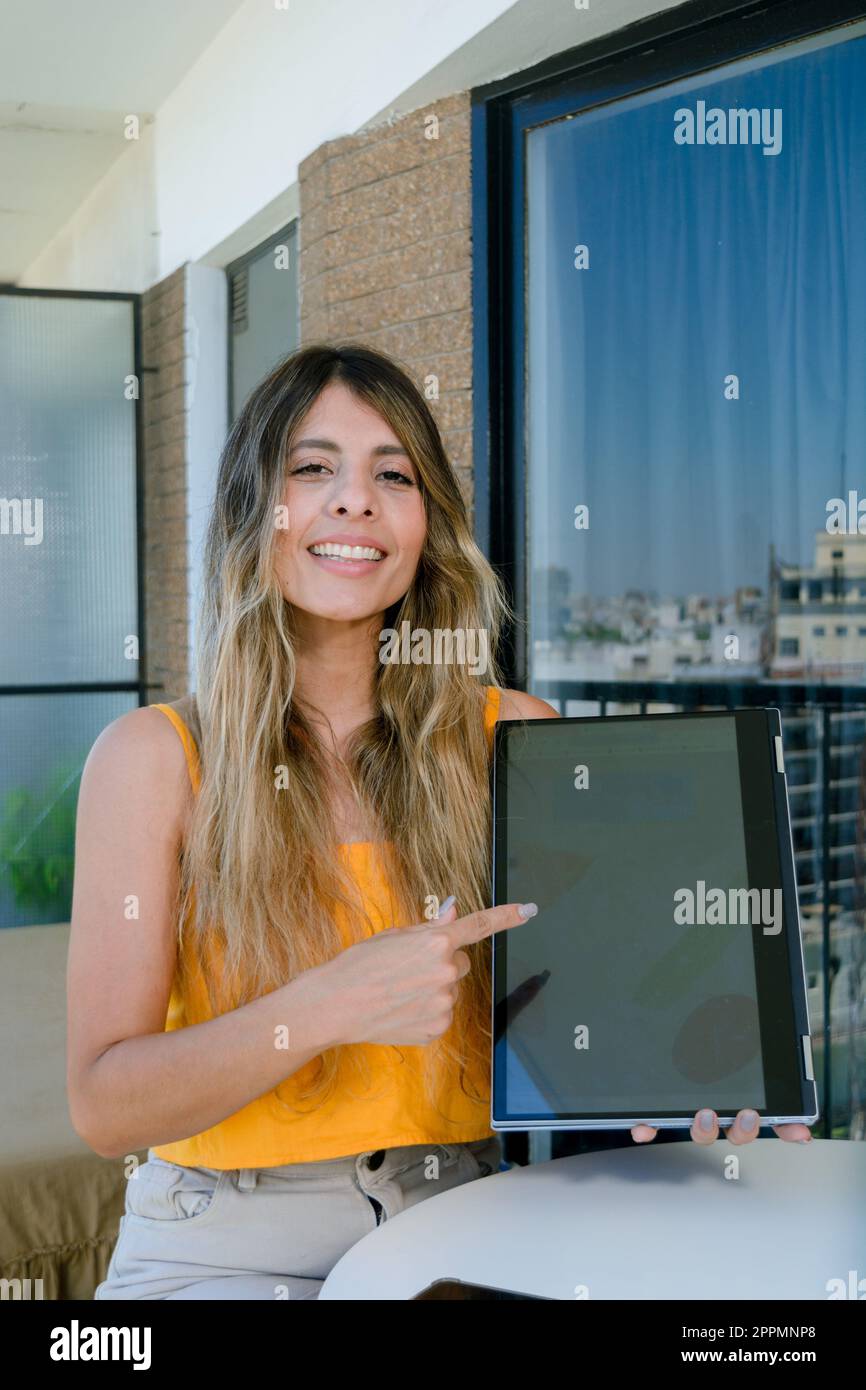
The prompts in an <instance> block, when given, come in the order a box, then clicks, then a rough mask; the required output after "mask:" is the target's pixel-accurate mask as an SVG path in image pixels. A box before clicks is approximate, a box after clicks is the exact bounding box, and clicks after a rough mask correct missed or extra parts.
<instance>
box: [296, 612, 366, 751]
mask: <svg viewBox="0 0 866 1390" xmlns="http://www.w3.org/2000/svg"><path fill="white" fill-rule="evenodd" d="M382 616H383V615H382V614H378V615H376V617H375V618H374V619H373V620H372V622H371V620H370V619H369V618H365V619H364V620H363V621H358V622H342V623H341V622H333V621H331V620H330V619H321V618H313V619H310V618H306V620H305V621H304V622H303V624H302V625H301V628H300V631H299V632H298V638H297V644H296V649H295V650H296V675H295V698H296V699H297V701H298V703H299V704H301V705H302V706H303V707H304V710H305V712H307V713H308V715H309V717H310V718H311V719H312V721H313V722H314V723H322V722H326V723H328V724H330V726H331V728H332V729H333V730H334V732H335V733H337V734H338V735H340V734H343V733H346V732H350V731H351V730H352V729H354V728H357V726H358V725H359V724H363V723H364V722H365V721H366V720H367V719H369V718H371V717H372V714H373V711H374V708H375V698H374V683H375V677H376V671H377V668H378V664H379V648H378V641H377V638H378V633H379V631H380V630H381V625H382Z"/></svg>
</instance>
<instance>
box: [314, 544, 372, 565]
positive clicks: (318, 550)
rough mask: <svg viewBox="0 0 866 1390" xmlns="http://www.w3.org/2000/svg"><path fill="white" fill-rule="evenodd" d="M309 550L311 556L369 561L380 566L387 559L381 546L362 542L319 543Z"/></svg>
mask: <svg viewBox="0 0 866 1390" xmlns="http://www.w3.org/2000/svg"><path fill="white" fill-rule="evenodd" d="M307 548H308V550H309V552H310V554H311V555H315V556H316V557H317V558H323V559H329V560H343V561H353V560H368V561H370V563H371V564H379V563H380V561H382V560H384V558H385V551H384V550H382V549H381V548H380V547H379V546H376V545H367V544H363V543H361V542H356V543H354V544H347V543H340V542H338V541H319V542H317V543H316V544H314V545H311V546H308V547H307Z"/></svg>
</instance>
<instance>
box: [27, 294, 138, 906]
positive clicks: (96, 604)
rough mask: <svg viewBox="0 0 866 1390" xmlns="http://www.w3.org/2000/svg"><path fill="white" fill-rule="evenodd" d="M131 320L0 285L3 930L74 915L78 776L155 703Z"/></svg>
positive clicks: (131, 310) (107, 304) (111, 310)
mask: <svg viewBox="0 0 866 1390" xmlns="http://www.w3.org/2000/svg"><path fill="white" fill-rule="evenodd" d="M134 316H135V301H134V298H133V297H132V296H122V295H107V296H106V295H103V296H89V295H83V294H70V295H62V294H57V295H55V294H43V293H32V292H29V293H28V292H27V291H23V292H18V293H8V292H3V293H0V478H2V486H0V491H2V493H3V496H2V498H0V592H2V594H3V603H2V608H0V669H2V671H3V682H4V684H5V685H6V686H8V687H9V689H8V690H5V691H4V692H3V693H2V695H0V748H2V752H3V757H2V761H0V928H4V927H17V926H33V925H40V924H43V923H49V922H67V921H68V920H69V915H70V910H71V902H72V864H73V852H74V845H75V812H76V806H77V800H78V787H79V782H80V777H81V770H82V768H83V766H84V762H85V759H86V758H87V754H88V753H89V751H90V748H91V747H92V745H93V743H94V741H95V739H96V738H97V736H98V735H99V733H100V732H101V730H102V729H103V728H104V727H105V725H106V724H109V723H111V722H112V720H114V719H116V718H118V716H119V715H121V714H123V713H125V712H126V711H127V710H129V709H132V708H134V707H135V706H136V705H138V704H139V703H141V702H143V691H142V685H141V679H142V677H141V664H140V657H141V650H140V646H141V641H142V632H141V628H140V615H139V604H138V519H137V503H136V495H137V461H136V412H137V397H138V382H139V381H140V379H141V378H140V372H139V370H138V367H137V364H136V360H135V334H134ZM82 686H83V687H84V689H82V688H81V687H82Z"/></svg>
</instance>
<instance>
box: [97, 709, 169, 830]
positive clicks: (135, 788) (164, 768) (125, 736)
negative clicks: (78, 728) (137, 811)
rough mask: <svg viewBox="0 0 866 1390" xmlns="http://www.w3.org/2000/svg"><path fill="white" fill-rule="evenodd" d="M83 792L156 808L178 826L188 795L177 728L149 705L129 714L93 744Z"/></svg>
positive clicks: (130, 711)
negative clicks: (153, 804) (150, 803)
mask: <svg viewBox="0 0 866 1390" xmlns="http://www.w3.org/2000/svg"><path fill="white" fill-rule="evenodd" d="M82 790H83V791H84V790H88V791H89V792H90V793H91V794H94V793H95V794H96V795H100V794H104V798H105V803H106V804H109V805H110V804H115V805H116V804H117V801H118V799H120V800H121V801H126V802H127V803H128V804H129V803H134V804H136V805H142V804H144V805H146V804H147V803H148V802H153V803H155V804H157V805H158V806H159V808H160V810H161V812H162V814H163V816H165V817H166V819H167V820H169V821H171V820H176V821H177V823H178V824H181V823H182V822H183V821H184V819H185V817H186V813H187V809H188V802H189V797H190V793H191V785H190V780H189V772H188V768H187V761H186V753H185V751H184V747H183V744H182V742H181V740H180V738H179V736H178V733H177V731H176V729H175V728H174V727H173V725H172V724H171V722H170V720H168V719H167V718H166V717H165V715H164V714H163V713H162V712H161V711H160V710H158V709H153V708H152V707H151V706H149V705H142V706H141V707H140V708H139V709H132V710H128V711H127V713H126V714H121V715H119V716H118V718H117V719H114V720H112V722H111V723H110V724H107V725H106V726H105V728H104V729H103V730H102V732H101V733H100V734H99V736H98V737H97V739H96V740H95V742H94V744H93V746H92V748H91V749H90V752H89V754H88V756H87V761H86V763H85V765H84V773H83V775H82Z"/></svg>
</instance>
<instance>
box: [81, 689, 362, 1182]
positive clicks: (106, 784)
mask: <svg viewBox="0 0 866 1390" xmlns="http://www.w3.org/2000/svg"><path fill="white" fill-rule="evenodd" d="M191 805H192V790H191V787H190V783H189V776H188V773H187V767H186V758H185V755H184V751H183V746H182V744H181V742H180V739H179V738H178V736H177V734H176V732H175V731H174V729H173V728H172V727H171V725H170V724H169V722H168V720H167V719H166V718H165V716H164V715H163V714H161V713H160V712H159V711H158V710H151V709H138V710H133V711H131V712H130V713H129V714H125V715H123V716H122V717H121V718H120V719H117V720H115V721H114V723H113V724H111V725H109V726H108V728H106V729H105V730H104V731H103V732H102V733H101V734H100V736H99V738H98V739H97V740H96V742H95V744H94V745H93V748H92V749H91V752H90V755H89V757H88V759H87V763H86V764H85V768H84V773H83V775H82V781H81V791H80V794H79V801H78V820H77V827H76V847H75V883H74V890H73V902H72V930H71V937H70V947H69V964H68V974H67V1001H68V1031H67V1083H68V1094H69V1107H70V1114H71V1118H72V1123H73V1125H74V1126H75V1129H76V1130H77V1131H78V1133H79V1134H80V1135H81V1137H82V1138H83V1139H84V1140H85V1141H86V1142H87V1143H88V1144H89V1145H90V1147H91V1148H93V1149H94V1150H95V1151H96V1152H97V1153H99V1154H102V1155H103V1156H104V1157H107V1158H114V1157H118V1156H121V1155H124V1154H127V1153H130V1152H134V1151H136V1150H138V1149H144V1148H148V1147H150V1146H153V1145H158V1144H167V1143H171V1142H172V1141H174V1140H179V1139H185V1138H188V1137H189V1136H190V1135H193V1134H198V1133H200V1132H201V1131H202V1130H205V1129H208V1128H210V1127H211V1126H212V1125H215V1124H218V1123H219V1122H220V1121H221V1120H224V1119H225V1118H226V1117H227V1116H229V1115H233V1114H234V1113H235V1112H236V1111H238V1110H240V1109H241V1108H242V1107H243V1106H244V1105H247V1104H248V1103H249V1102H250V1101H252V1100H254V1099H255V1098H256V1097H257V1096H260V1095H262V1094H264V1093H265V1092H267V1091H269V1090H272V1089H273V1087H274V1086H277V1085H279V1083H280V1082H281V1081H284V1080H285V1079H286V1078H287V1077H288V1076H291V1075H292V1073H293V1072H295V1071H297V1070H298V1069H299V1068H300V1067H302V1066H304V1065H305V1064H306V1063H307V1062H309V1061H311V1060H312V1059H313V1058H314V1057H317V1056H318V1055H319V1054H320V1053H322V1052H323V1051H325V1050H326V1049H327V1048H328V1047H330V1046H332V1045H333V1040H332V1037H331V1033H330V1031H329V1030H330V1021H329V1020H331V1019H333V1018H334V1016H335V1015H336V1013H337V1008H336V1002H335V1003H334V1006H333V1008H328V1007H327V1005H328V1003H329V1000H328V999H327V998H325V999H324V1000H323V998H322V989H321V982H320V981H318V980H316V981H315V984H316V985H318V986H319V987H318V988H311V986H313V985H314V981H313V978H312V977H313V976H315V975H316V972H315V971H311V972H306V974H305V975H302V976H299V977H298V979H297V980H295V981H292V982H291V983H289V984H287V985H284V986H282V987H281V988H279V989H277V990H274V991H273V992H272V993H270V994H267V995H265V996H264V997H263V998H261V999H257V1000H255V1001H254V1002H253V1003H251V1004H247V1005H244V1006H243V1007H242V1008H239V1009H236V1010H234V1011H233V1012H231V1013H228V1014H223V1015H221V1016H220V1017H218V1018H215V1019H212V1020H210V1021H208V1022H206V1023H199V1024H193V1025H190V1026H188V1027H185V1028H181V1029H177V1030H175V1031H172V1032H170V1033H165V1032H164V1031H163V1029H164V1025H165V1017H166V1010H167V1007H168V1001H169V997H170V994H171V984H172V979H173V976H174V970H175V963H176V945H175V941H176V922H175V906H174V905H175V901H176V893H177V885H178V851H179V847H180V844H181V840H182V835H183V832H184V828H185V826H186V824H187V820H188V816H189V812H190V809H191ZM136 901H137V908H136ZM136 911H137V915H135V913H136ZM314 996H315V997H314ZM281 1026H284V1027H286V1028H287V1029H288V1042H289V1047H288V1048H287V1049H281V1048H278V1047H277V1046H276V1037H277V1034H276V1032H275V1030H276V1029H277V1028H278V1027H281Z"/></svg>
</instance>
